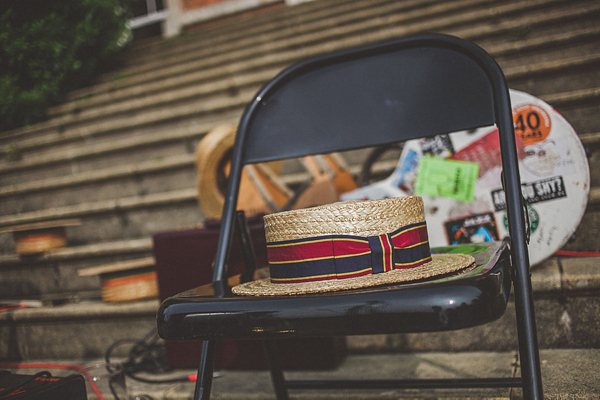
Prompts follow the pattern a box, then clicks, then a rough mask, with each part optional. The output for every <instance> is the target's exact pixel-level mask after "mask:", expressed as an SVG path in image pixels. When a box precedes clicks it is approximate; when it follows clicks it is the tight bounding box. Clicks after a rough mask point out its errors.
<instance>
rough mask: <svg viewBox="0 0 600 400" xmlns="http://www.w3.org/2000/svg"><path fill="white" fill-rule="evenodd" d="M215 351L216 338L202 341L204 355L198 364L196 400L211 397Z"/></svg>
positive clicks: (204, 399)
mask: <svg viewBox="0 0 600 400" xmlns="http://www.w3.org/2000/svg"><path fill="white" fill-rule="evenodd" d="M214 352H215V342H214V340H205V341H203V342H202V355H201V356H200V365H199V366H198V375H197V377H196V389H195V390H194V400H208V399H210V388H211V386H212V379H213V369H214Z"/></svg>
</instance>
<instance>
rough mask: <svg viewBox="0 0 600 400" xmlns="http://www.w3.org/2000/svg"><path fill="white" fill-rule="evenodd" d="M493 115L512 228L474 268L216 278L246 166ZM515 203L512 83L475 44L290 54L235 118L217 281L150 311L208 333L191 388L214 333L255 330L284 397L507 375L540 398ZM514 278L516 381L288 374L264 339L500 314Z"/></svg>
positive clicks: (161, 323) (457, 126)
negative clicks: (277, 293)
mask: <svg viewBox="0 0 600 400" xmlns="http://www.w3.org/2000/svg"><path fill="white" fill-rule="evenodd" d="M492 124H496V126H497V127H498V130H499V135H500V142H501V151H502V164H503V170H504V186H505V191H506V201H507V209H508V220H509V232H510V239H508V240H506V241H505V243H504V244H495V245H494V246H496V247H494V249H495V250H494V251H495V256H494V257H492V258H488V259H487V260H486V261H481V262H479V263H480V266H481V268H484V270H483V272H481V273H478V274H467V275H465V276H462V277H460V278H458V279H449V280H444V281H441V282H440V281H437V282H421V283H415V284H398V285H387V286H380V287H373V288H367V289H360V290H349V291H342V292H333V293H324V294H316V295H315V294H313V295H302V296H281V297H267V298H265V297H240V296H235V295H232V293H231V290H230V286H231V285H232V284H233V283H235V282H236V279H237V278H231V279H229V280H228V279H227V278H226V260H227V254H228V249H229V246H230V243H231V238H232V232H233V226H234V223H235V220H236V217H235V215H236V213H235V208H236V200H237V196H238V187H239V183H240V176H241V170H242V167H243V165H244V164H248V163H257V162H264V161H270V160H275V159H283V158H293V157H299V156H303V155H307V154H317V153H328V152H332V151H340V150H349V149H354V148H360V147H368V146H375V145H382V144H389V143H394V142H399V141H405V140H408V139H413V138H418V137H425V136H433V135H437V134H441V133H449V132H455V131H460V130H465V129H472V128H475V127H480V126H489V125H492ZM523 206H524V204H523V202H522V196H521V189H520V178H519V171H518V165H517V152H516V144H515V136H514V131H513V122H512V114H511V105H510V99H509V94H508V89H507V86H506V82H505V79H504V76H503V74H502V71H501V70H500V68H499V66H498V65H497V64H496V62H495V61H494V60H493V59H492V58H491V57H490V56H489V55H488V54H487V53H486V52H485V51H484V50H482V49H481V48H480V47H478V46H476V45H474V44H472V43H470V42H467V41H464V40H462V39H458V38H455V37H450V36H445V35H437V34H429V35H419V36H414V37H407V38H400V39H395V40H390V41H385V42H381V43H375V44H371V45H367V46H364V47H359V48H353V49H349V50H343V51H338V52H334V53H331V54H325V55H321V56H318V57H314V58H311V59H308V60H305V61H301V62H298V63H296V64H295V65H293V66H291V67H289V68H287V69H286V70H284V71H283V72H281V73H280V74H278V75H277V76H276V77H275V78H274V79H272V80H271V81H270V82H268V83H267V84H266V85H265V86H264V87H263V88H262V89H261V90H260V91H259V92H258V93H257V94H256V96H255V97H254V99H253V100H252V101H251V102H250V104H249V105H248V106H247V108H246V110H245V112H244V114H243V115H242V118H241V122H240V124H239V128H238V132H237V137H236V141H235V147H234V150H233V156H232V165H231V172H230V177H229V183H228V189H227V195H226V201H225V207H224V211H223V220H222V228H221V232H220V241H219V246H218V249H217V254H216V259H215V270H214V283H213V284H211V285H206V286H203V287H200V288H197V289H194V290H190V291H188V292H185V293H182V294H179V295H177V296H174V297H171V298H169V299H167V300H165V301H164V302H163V304H162V305H161V307H160V310H159V313H158V329H159V333H160V335H161V337H163V338H165V339H171V340H203V341H204V342H203V352H202V356H201V360H200V367H199V370H198V381H197V384H196V391H195V398H200V399H208V398H209V396H210V388H211V382H212V373H213V366H212V362H213V353H214V341H215V340H219V339H264V340H265V343H266V345H267V346H266V347H267V350H268V354H269V357H270V360H271V363H272V364H271V376H272V380H273V384H274V387H275V392H276V394H277V398H278V399H286V398H287V396H288V395H287V390H288V389H290V388H341V387H348V388H409V387H412V388H424V387H429V388H442V387H446V388H464V387H478V388H481V387H516V386H521V387H522V388H523V393H524V396H525V398H528V399H529V398H535V399H538V398H539V399H541V398H542V384H541V377H540V366H539V354H538V347H537V336H536V328H535V319H534V310H533V299H532V290H531V280H530V274H529V259H528V254H527V243H526V240H527V238H526V228H527V227H526V223H525V219H524V218H525V217H524V212H523ZM507 244H508V245H507ZM486 263H487V264H486ZM174 267H176V266H174ZM511 280H512V282H513V283H514V287H515V305H516V314H517V326H518V339H519V352H520V361H521V377H520V378H518V377H517V378H514V377H507V378H495V379H493V378H477V379H430V380H425V381H414V380H410V381H406V380H392V381H389V380H370V381H326V382H323V381H286V380H285V379H284V376H283V372H282V370H281V369H280V368H279V367H278V360H277V354H276V346H275V344H274V342H273V341H270V340H269V339H274V338H278V339H279V338H294V337H310V336H336V335H355V334H380V333H394V332H395V333H404V332H428V331H443V330H452V329H461V328H466V327H471V326H475V325H479V324H483V323H487V322H490V321H492V320H495V319H497V318H498V317H499V316H500V315H501V314H502V313H503V312H504V310H505V308H506V304H507V301H508V296H509V293H510V287H511ZM452 300H454V301H452ZM374 304H379V305H381V306H374ZM441 314H443V315H444V317H443V318H440V315H441Z"/></svg>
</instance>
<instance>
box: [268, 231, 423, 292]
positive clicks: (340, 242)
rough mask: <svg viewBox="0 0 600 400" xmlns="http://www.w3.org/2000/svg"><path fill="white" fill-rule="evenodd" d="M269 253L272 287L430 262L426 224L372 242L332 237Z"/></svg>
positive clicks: (280, 245) (271, 246)
mask: <svg viewBox="0 0 600 400" xmlns="http://www.w3.org/2000/svg"><path fill="white" fill-rule="evenodd" d="M371 246H374V247H373V249H371ZM267 252H268V259H269V264H270V269H271V281H272V282H273V283H304V282H316V281H323V280H332V279H346V278H356V277H360V276H364V275H369V274H377V273H385V272H389V271H392V270H393V269H406V268H415V267H418V266H419V265H423V264H425V263H427V262H430V261H431V253H430V251H429V243H428V239H427V227H426V226H425V223H419V224H414V225H409V226H406V227H403V228H400V229H398V230H396V231H394V232H392V233H389V234H383V235H378V236H374V237H369V238H366V237H360V236H340V235H331V236H321V237H314V238H307V239H298V240H290V241H285V242H272V243H268V244H267Z"/></svg>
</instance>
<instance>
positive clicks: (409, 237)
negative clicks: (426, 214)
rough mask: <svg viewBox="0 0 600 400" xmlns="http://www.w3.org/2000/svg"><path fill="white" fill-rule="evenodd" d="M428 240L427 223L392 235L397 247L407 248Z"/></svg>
mask: <svg viewBox="0 0 600 400" xmlns="http://www.w3.org/2000/svg"><path fill="white" fill-rule="evenodd" d="M428 240H429V238H428V236H427V227H426V226H425V225H419V226H415V227H414V228H411V229H407V230H405V231H401V232H400V233H397V234H393V235H392V243H393V244H394V247H396V248H406V247H408V246H412V245H414V244H416V243H421V242H426V241H428Z"/></svg>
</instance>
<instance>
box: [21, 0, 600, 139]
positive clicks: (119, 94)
mask: <svg viewBox="0 0 600 400" xmlns="http://www.w3.org/2000/svg"><path fill="white" fill-rule="evenodd" d="M461 4H462V3H461ZM528 4H529V3H528ZM541 5H542V3H540V4H537V7H540V6H541ZM506 7H508V9H504V8H502V7H500V8H499V9H497V10H495V12H496V13H499V12H506V13H513V12H515V11H519V10H521V11H522V10H523V8H515V7H516V6H515V5H508V6H506ZM506 7H505V8H506ZM519 7H524V6H519ZM530 7H532V6H527V7H526V8H525V10H527V9H529V8H530ZM594 9H595V8H593V7H592V8H591V9H590V8H589V7H579V8H578V7H572V9H569V10H566V11H564V10H559V11H556V12H554V13H545V14H544V17H543V18H542V19H543V21H541V22H540V21H539V19H540V18H539V17H537V19H535V21H532V22H531V23H535V25H539V24H541V23H542V22H543V23H546V24H548V23H552V22H551V21H553V20H556V19H557V18H560V19H561V20H565V19H568V17H569V15H579V16H581V15H582V12H585V13H587V14H590V12H593V11H594ZM444 11H447V10H444ZM569 13H570V14H569ZM465 14H466V15H467V17H462V18H461V17H460V15H459V16H458V17H457V18H455V19H456V20H454V19H452V18H447V16H446V15H444V18H438V19H437V20H433V21H426V22H417V23H414V24H412V25H410V24H409V25H408V26H406V25H403V26H402V27H403V31H402V32H396V31H395V30H394V29H395V27H394V26H390V27H387V26H386V29H383V30H382V29H381V28H382V26H377V27H378V29H379V30H378V31H377V32H376V34H377V36H374V37H373V38H372V39H369V38H366V39H367V40H365V39H362V40H361V38H363V36H364V35H359V36H353V37H349V38H347V39H344V37H336V42H335V48H341V47H347V46H351V45H357V44H361V43H365V42H367V41H371V40H381V39H385V38H389V37H392V36H396V35H399V34H409V33H415V32H419V31H423V30H432V29H433V30H435V29H436V28H438V29H439V28H443V27H444V26H454V25H457V24H460V23H462V24H465V23H466V24H471V25H473V24H475V23H478V24H483V26H482V27H481V28H477V27H475V29H470V30H469V32H468V35H467V36H466V37H467V38H470V36H475V37H476V36H480V37H481V36H486V35H487V36H489V35H490V29H489V26H486V25H485V24H484V22H485V21H488V22H489V19H490V18H492V17H491V16H490V12H489V10H488V9H487V8H486V9H484V10H482V11H479V12H478V13H475V14H474V15H471V14H473V13H470V14H469V13H465ZM494 15H495V14H494ZM546 16H548V18H550V20H547V19H546ZM521 19H522V20H523V23H526V22H527V21H529V20H532V19H533V18H532V17H527V16H526V17H521ZM482 20H483V21H484V22H481V21H482ZM396 22H398V21H396ZM512 22H513V23H514V22H515V21H512ZM517 22H518V21H517ZM429 23H431V26H429V25H427V24H429ZM370 24H371V25H373V24H374V22H370ZM488 25H489V23H488ZM500 25H502V24H500ZM505 25H506V26H499V27H498V29H499V32H502V31H507V30H509V29H512V28H511V26H510V25H509V24H505ZM512 26H514V25H512ZM373 27H375V26H373ZM373 27H372V28H373ZM372 28H371V29H372ZM352 29H356V30H359V29H361V28H360V27H357V26H354V25H353V26H352V27H348V28H346V31H347V32H348V34H353V32H354V31H353V30H352ZM325 32H327V31H323V32H322V33H320V34H319V35H321V36H323V35H324V34H325ZM450 33H452V32H450ZM313 35H315V34H313ZM325 39H326V38H325ZM472 39H473V38H472ZM293 40H295V41H296V42H298V43H297V44H296V45H294V43H295V42H294V43H290V41H284V42H283V43H280V44H270V45H269V47H268V48H265V49H263V50H261V49H260V48H259V49H256V48H251V47H248V48H242V50H240V51H236V52H233V53H226V54H225V57H203V58H202V59H201V60H199V61H198V62H195V63H192V64H190V65H188V64H189V63H179V64H178V65H177V67H173V68H167V69H164V70H161V73H160V74H158V73H154V74H151V75H148V77H146V78H144V80H141V81H139V79H141V78H136V79H138V81H136V80H135V79H132V78H131V79H128V80H127V83H128V85H129V84H131V85H139V84H142V83H143V84H144V87H143V89H141V88H140V87H139V86H131V87H130V88H129V89H128V88H127V87H125V86H124V84H122V85H121V88H122V90H115V89H116V88H115V87H111V88H110V89H111V90H110V94H109V93H105V94H104V95H102V96H104V100H102V96H101V95H99V94H98V95H95V96H92V97H89V98H87V99H84V100H82V101H79V102H77V104H76V105H73V106H72V109H73V111H74V114H75V116H71V117H69V118H71V120H72V121H74V123H76V122H77V121H79V120H80V117H79V114H80V113H81V112H82V111H83V109H84V108H85V104H88V105H92V104H96V105H97V102H98V101H99V102H101V103H106V102H114V101H115V98H123V99H125V97H123V96H127V98H131V97H132V96H138V95H139V93H140V91H141V90H143V91H144V93H146V94H147V93H148V92H151V91H152V90H153V89H152V88H151V87H149V86H148V84H149V82H148V79H151V80H156V79H159V81H158V82H159V83H158V85H159V86H160V87H164V85H166V84H168V85H175V86H177V85H190V84H191V83H192V82H198V79H203V80H206V79H211V80H214V79H218V78H219V76H223V71H224V70H223V64H224V63H227V69H226V70H227V75H226V76H227V77H228V76H230V74H231V73H234V72H235V73H236V74H239V73H240V72H242V71H244V70H247V69H248V68H253V67H252V64H253V63H256V61H259V63H260V67H261V68H264V66H265V62H266V63H271V64H266V65H271V66H272V67H279V68H281V67H282V66H284V65H287V64H289V63H290V62H292V61H294V60H296V59H297V58H301V57H306V56H308V55H313V54H318V53H320V52H323V51H329V50H332V49H333V48H332V44H331V42H323V38H321V39H319V41H317V42H316V44H314V45H311V46H308V45H309V44H310V43H311V42H310V40H313V39H310V37H308V38H305V37H303V36H302V37H295V38H293ZM302 41H305V42H304V43H303V42H302ZM313 42H314V40H313ZM300 45H302V50H298V49H297V48H296V47H294V50H295V51H294V50H289V48H290V46H300ZM309 47H310V48H311V49H308V48H309ZM259 50H260V51H259ZM274 51H278V53H282V52H283V57H282V54H278V55H277V57H276V60H280V61H276V62H277V64H273V61H274V60H273V57H272V56H273V52H274ZM244 52H245V53H244ZM257 53H265V55H269V57H261V58H256V57H255V55H256V54H257ZM243 54H246V56H244V55H243ZM244 57H246V58H248V57H254V59H250V60H246V59H244ZM248 61H250V63H249V62H248ZM232 62H233V63H234V64H233V65H232ZM207 63H208V65H207ZM236 63H237V64H236ZM210 65H212V67H211V68H212V70H214V71H216V73H217V74H218V75H216V76H210V73H209V74H208V75H207V74H206V71H204V69H206V67H207V66H210ZM236 65H239V67H236ZM256 67H259V66H258V65H257V66H256ZM256 67H254V68H256ZM240 68H241V69H240ZM208 72H210V70H209V71H208ZM173 75H176V76H177V78H175V79H173V78H172V76H173ZM192 79H193V80H192ZM95 88H98V86H95ZM98 90H100V89H98ZM107 90H108V89H107ZM161 90H162V89H161ZM136 93H137V94H136ZM59 121H62V122H61V123H59V124H56V123H54V122H51V121H50V122H48V123H45V124H46V125H44V124H41V125H38V126H37V127H32V128H30V130H31V129H38V128H39V129H41V131H39V132H38V134H41V133H42V131H44V129H45V128H48V129H49V131H48V132H46V133H52V132H54V133H55V134H57V131H60V130H63V131H64V130H65V124H66V122H65V120H64V119H63V120H59ZM61 127H62V128H61ZM63 133H67V132H63ZM82 135H83V136H85V137H89V136H90V135H91V133H90V132H83V133H82V132H78V133H77V134H75V133H72V134H71V135H66V134H63V135H56V136H60V139H59V140H61V141H64V140H68V139H69V137H70V136H72V137H79V138H81V137H82ZM56 139H58V138H56ZM53 142H56V140H53ZM28 146H32V143H21V144H20V148H21V147H23V149H25V148H27V147H28Z"/></svg>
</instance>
